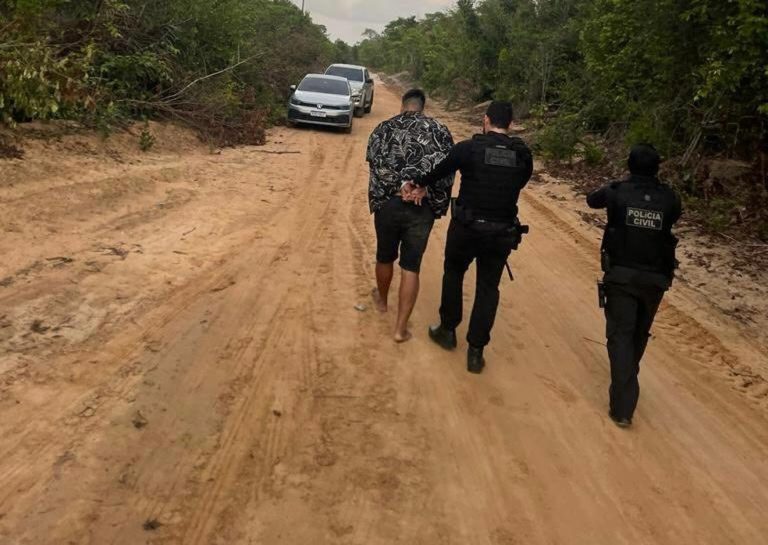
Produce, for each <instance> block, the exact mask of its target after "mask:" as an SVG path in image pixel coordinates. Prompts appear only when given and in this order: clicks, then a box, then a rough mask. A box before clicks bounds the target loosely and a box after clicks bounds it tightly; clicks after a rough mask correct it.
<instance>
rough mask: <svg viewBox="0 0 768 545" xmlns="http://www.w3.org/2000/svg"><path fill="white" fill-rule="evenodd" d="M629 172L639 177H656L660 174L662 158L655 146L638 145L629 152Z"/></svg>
mask: <svg viewBox="0 0 768 545" xmlns="http://www.w3.org/2000/svg"><path fill="white" fill-rule="evenodd" d="M627 164H628V165H629V171H630V172H631V173H632V174H637V175H639V176H656V174H658V173H659V165H660V164H661V156H660V155H659V152H658V151H656V148H654V147H653V144H636V145H634V146H632V149H631V150H630V152H629V160H628V161H627Z"/></svg>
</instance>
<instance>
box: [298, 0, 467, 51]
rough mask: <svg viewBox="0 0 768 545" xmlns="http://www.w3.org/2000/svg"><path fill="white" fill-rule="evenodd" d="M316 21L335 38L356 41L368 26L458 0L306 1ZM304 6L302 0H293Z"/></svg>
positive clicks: (380, 26)
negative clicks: (415, 0)
mask: <svg viewBox="0 0 768 545" xmlns="http://www.w3.org/2000/svg"><path fill="white" fill-rule="evenodd" d="M305 1H306V9H307V10H308V11H309V12H310V13H311V14H312V18H313V19H314V20H315V22H317V23H319V24H321V25H325V26H326V28H328V33H329V34H330V35H331V37H332V38H334V39H336V38H341V39H342V40H345V41H346V42H348V43H355V42H357V41H359V40H360V36H361V35H362V33H363V31H364V30H365V29H366V28H372V29H374V30H378V31H380V30H382V29H383V28H384V26H385V25H386V24H387V23H388V22H390V21H392V20H393V19H397V18H398V17H410V16H412V15H417V16H421V15H424V14H425V13H431V12H434V11H442V10H444V9H446V8H449V7H451V6H452V5H453V4H454V3H455V0H420V1H418V2H414V1H413V0H305ZM293 2H294V3H295V4H298V5H301V0H293Z"/></svg>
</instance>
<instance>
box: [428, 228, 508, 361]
mask: <svg viewBox="0 0 768 545" xmlns="http://www.w3.org/2000/svg"><path fill="white" fill-rule="evenodd" d="M481 229H482V228H481V227H480V226H471V225H465V224H463V223H461V222H458V221H456V220H455V219H454V220H451V224H450V226H449V227H448V240H447V242H446V246H445V264H444V268H443V294H442V299H441V304H440V321H441V323H442V325H443V327H445V328H447V329H451V330H453V329H456V328H457V327H458V325H459V324H460V323H461V321H462V318H463V288H464V275H465V274H466V272H467V269H469V266H470V264H471V263H472V262H473V261H474V260H477V287H476V290H475V303H474V306H473V307H472V316H471V317H470V320H469V332H468V333H467V342H469V344H470V345H471V346H474V347H476V348H482V347H484V346H486V345H487V344H488V343H489V342H490V340H491V329H493V323H494V321H495V320H496V310H497V308H498V306H499V282H500V281H501V275H502V273H503V272H504V267H505V264H506V262H507V259H508V258H509V254H510V252H511V251H512V248H513V246H514V244H515V237H514V236H512V235H510V234H509V233H500V232H498V231H496V232H493V231H491V232H488V231H483V230H481Z"/></svg>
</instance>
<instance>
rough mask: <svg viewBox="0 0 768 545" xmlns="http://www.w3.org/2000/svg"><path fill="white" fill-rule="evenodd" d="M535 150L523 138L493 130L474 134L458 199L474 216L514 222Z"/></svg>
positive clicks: (474, 217)
mask: <svg viewBox="0 0 768 545" xmlns="http://www.w3.org/2000/svg"><path fill="white" fill-rule="evenodd" d="M530 161H531V152H530V150H529V149H528V146H526V145H525V142H523V141H522V140H521V139H520V138H516V137H514V138H511V137H509V136H506V135H503V134H499V133H490V134H486V135H483V134H478V135H475V136H474V137H473V138H472V154H471V161H470V163H471V164H470V165H469V167H468V168H462V171H461V173H462V177H461V190H460V191H459V198H458V203H459V204H460V205H461V206H462V207H464V208H466V209H467V210H470V211H471V214H472V218H473V219H476V220H478V219H480V220H486V221H494V222H509V223H512V222H514V221H515V219H516V218H517V201H518V199H519V198H520V191H521V190H522V188H523V187H524V186H525V184H526V182H527V181H528V175H527V170H526V165H527V163H528V162H530Z"/></svg>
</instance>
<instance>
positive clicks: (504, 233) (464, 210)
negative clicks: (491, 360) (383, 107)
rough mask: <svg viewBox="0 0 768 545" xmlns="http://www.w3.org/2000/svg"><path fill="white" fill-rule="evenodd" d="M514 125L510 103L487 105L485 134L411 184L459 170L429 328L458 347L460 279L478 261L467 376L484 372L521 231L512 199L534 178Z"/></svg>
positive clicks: (434, 337)
mask: <svg viewBox="0 0 768 545" xmlns="http://www.w3.org/2000/svg"><path fill="white" fill-rule="evenodd" d="M511 124H512V106H511V104H509V103H508V102H493V103H491V105H490V106H489V107H488V111H487V113H486V115H485V117H484V118H483V134H479V135H476V136H474V137H473V138H472V139H471V140H466V141H464V142H460V143H459V144H457V145H456V146H455V147H454V148H453V149H452V150H451V152H450V153H449V154H448V157H446V158H445V159H444V160H443V161H442V162H441V163H439V164H438V165H437V166H436V167H435V169H434V170H433V171H432V172H431V173H429V174H427V175H426V176H424V177H422V178H421V179H418V180H414V184H415V185H416V186H418V187H421V188H424V187H428V186H431V185H432V184H434V183H436V182H437V181H438V180H440V179H443V178H445V177H446V176H449V175H450V174H452V173H454V172H456V171H457V170H459V171H461V189H460V192H459V197H458V199H457V200H456V202H455V203H454V204H453V210H452V219H451V224H450V226H449V228H448V240H447V243H446V248H445V265H444V275H443V293H442V301H441V305H440V324H439V325H435V326H431V327H430V328H429V336H430V338H431V339H432V340H433V341H434V342H436V343H437V344H439V345H440V346H442V347H443V348H445V349H447V350H453V349H454V348H456V345H457V343H456V327H457V326H458V325H459V324H460V323H461V321H462V312H463V310H462V289H463V283H464V274H465V273H466V272H467V269H468V268H469V265H470V264H471V263H472V261H474V260H477V288H476V292H475V304H474V307H473V308H472V316H471V318H470V322H469V331H468V334H467V341H468V343H469V348H468V352H467V370H468V371H469V372H470V373H481V372H482V371H483V367H484V366H485V359H484V358H483V348H484V347H485V346H486V345H487V344H488V343H489V341H490V339H491V329H492V328H493V322H494V320H495V319H496V309H497V307H498V305H499V282H500V281H501V276H502V273H503V272H504V267H505V266H506V263H507V259H508V258H509V254H510V252H511V251H512V250H513V249H516V248H517V246H518V244H519V243H520V240H521V237H522V232H523V230H524V229H523V227H522V226H521V225H520V222H519V221H518V219H517V201H518V199H519V197H520V191H521V190H522V189H523V188H524V187H525V185H526V184H527V183H528V181H529V180H530V178H531V175H532V173H533V157H532V155H531V150H530V149H529V148H528V146H527V145H526V144H525V142H523V140H521V139H520V138H518V137H514V136H509V129H510V126H511ZM414 191H415V193H416V194H418V191H419V190H418V189H414ZM406 198H407V197H406Z"/></svg>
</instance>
